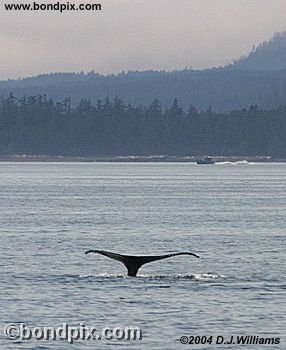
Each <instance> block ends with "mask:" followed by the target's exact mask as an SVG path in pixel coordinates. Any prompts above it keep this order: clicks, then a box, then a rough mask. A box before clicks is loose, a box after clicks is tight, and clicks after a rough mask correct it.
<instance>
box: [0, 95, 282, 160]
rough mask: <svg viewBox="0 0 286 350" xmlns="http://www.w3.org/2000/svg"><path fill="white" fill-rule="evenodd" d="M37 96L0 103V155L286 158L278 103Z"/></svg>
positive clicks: (280, 109) (11, 99)
mask: <svg viewBox="0 0 286 350" xmlns="http://www.w3.org/2000/svg"><path fill="white" fill-rule="evenodd" d="M71 102H72V101H71V100H70V99H69V98H66V99H64V100H63V102H61V103H58V102H57V103H56V102H54V101H53V100H52V99H49V98H47V97H46V96H45V95H37V96H30V97H25V96H24V97H22V98H20V99H17V98H15V97H14V96H13V95H12V94H10V96H9V97H8V98H2V99H1V101H0V154H2V155H7V154H23V153H25V154H49V155H72V156H75V155H93V156H95V155H113V156H114V155H154V154H157V155H158V154H168V155H203V154H209V155H225V156H227V155H238V156H259V155H263V156H265V155H270V156H272V157H274V158H275V157H277V158H283V157H284V158H285V157H286V137H285V135H286V108H277V109H275V110H270V111H266V110H262V109H259V108H258V107H257V106H255V105H252V106H251V107H250V108H248V109H241V110H237V111H232V112H228V113H216V112H213V111H212V110H211V109H208V110H206V111H203V112H199V111H198V110H197V109H196V108H195V107H194V106H193V105H190V106H189V107H188V109H187V110H184V109H183V108H182V107H181V106H180V104H179V103H178V101H177V100H176V99H175V100H174V101H173V103H172V104H171V105H170V106H169V107H168V108H166V109H165V108H162V106H161V103H160V102H159V101H158V100H154V101H153V102H152V103H151V104H149V105H147V106H146V107H142V106H141V107H136V106H132V105H130V104H125V103H124V102H123V101H122V100H121V99H119V98H115V99H112V100H111V99H110V98H106V99H105V100H104V101H102V100H98V101H97V102H96V103H95V104H93V103H91V101H90V100H89V99H82V100H81V101H80V102H79V104H77V105H75V106H73V105H72V103H71Z"/></svg>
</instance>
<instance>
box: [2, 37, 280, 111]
mask: <svg viewBox="0 0 286 350" xmlns="http://www.w3.org/2000/svg"><path fill="white" fill-rule="evenodd" d="M10 92H13V94H14V95H15V96H16V97H21V96H23V95H27V96H29V95H37V94H42V95H43V94H46V95H47V96H49V97H51V98H53V99H54V100H56V101H61V100H63V99H64V98H66V97H68V96H70V97H71V101H72V103H74V104H76V103H78V102H79V101H80V99H81V98H90V99H91V101H92V102H96V101H97V100H98V99H101V100H103V99H105V97H106V96H109V97H111V98H114V97H115V96H118V97H120V98H121V99H122V100H123V101H124V102H126V103H128V102H130V103H132V104H133V105H148V104H150V103H151V102H152V101H153V100H154V99H158V100H160V101H161V103H162V105H163V107H165V106H168V105H170V104H171V103H172V101H173V100H174V98H177V99H178V101H179V103H180V104H181V105H182V107H184V108H188V106H189V105H190V104H192V105H194V106H196V107H197V108H198V109H200V110H201V109H203V110H206V109H208V108H210V107H211V108H212V109H213V110H216V111H229V110H233V109H241V108H244V107H246V108H247V107H249V106H250V105H254V104H257V105H258V106H259V107H261V108H265V109H272V108H277V107H278V106H280V105H285V101H286V32H281V33H278V34H275V35H274V37H273V38H272V39H271V40H269V41H267V42H264V43H262V44H261V45H259V46H258V47H257V48H253V50H252V51H251V53H250V54H249V55H248V56H246V57H242V58H240V59H238V60H236V61H234V62H233V64H231V65H229V66H226V67H220V68H211V69H206V70H192V69H185V70H182V71H173V72H165V71H144V72H127V73H125V72H123V73H121V74H118V75H107V76H103V75H100V74H97V73H94V72H90V73H53V74H46V75H39V76H36V77H31V78H25V79H19V80H8V81H0V95H2V96H8V95H9V94H10Z"/></svg>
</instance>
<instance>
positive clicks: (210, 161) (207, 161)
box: [197, 157, 215, 165]
mask: <svg viewBox="0 0 286 350" xmlns="http://www.w3.org/2000/svg"><path fill="white" fill-rule="evenodd" d="M197 164H199V165H206V164H215V161H214V160H213V159H212V158H211V157H205V158H201V159H198V160H197Z"/></svg>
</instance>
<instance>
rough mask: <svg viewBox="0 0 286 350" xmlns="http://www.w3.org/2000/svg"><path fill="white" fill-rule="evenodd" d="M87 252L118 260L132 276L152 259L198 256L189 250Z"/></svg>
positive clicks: (87, 252)
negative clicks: (127, 253)
mask: <svg viewBox="0 0 286 350" xmlns="http://www.w3.org/2000/svg"><path fill="white" fill-rule="evenodd" d="M89 253H97V254H101V255H104V256H107V257H108V258H111V259H114V260H117V261H120V262H121V263H123V264H124V265H125V267H126V268H127V271H128V272H127V275H128V276H133V277H135V276H136V274H137V272H138V270H139V269H140V267H141V266H142V265H144V264H147V263H150V262H152V261H156V260H162V259H168V258H172V257H173V256H177V255H192V256H195V257H196V258H199V256H198V255H196V254H194V253H189V252H180V253H171V254H165V255H146V256H144V255H143V256H136V255H122V254H116V253H112V252H108V251H106V250H87V251H86V252H85V254H89Z"/></svg>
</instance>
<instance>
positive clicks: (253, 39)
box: [0, 0, 286, 79]
mask: <svg viewBox="0 0 286 350" xmlns="http://www.w3.org/2000/svg"><path fill="white" fill-rule="evenodd" d="M36 1H37V2H38V3H55V2H57V1H58V0H36ZM21 2H22V3H32V0H31V1H29V0H1V3H0V6H1V7H0V47H1V53H0V79H7V78H17V77H23V76H29V75H36V74H39V73H48V72H56V71H81V70H83V71H91V70H94V71H96V72H100V73H111V72H115V73H116V72H120V71H122V70H145V69H164V70H174V69H181V68H184V67H190V66H191V67H193V68H205V67H211V66H218V65H224V64H226V63H230V62H231V61H232V59H234V58H238V57H240V56H241V55H243V54H247V53H248V52H249V51H250V50H251V48H252V46H253V45H257V44H259V43H260V42H262V41H265V40H267V39H269V38H270V37H272V35H273V34H274V33H275V32H277V31H283V30H286V22H285V14H286V0H176V1H175V0H69V2H70V3H77V4H78V3H101V4H102V11H100V12H99V11H97V12H84V13H83V12H80V13H79V12H78V11H77V12H65V13H62V14H60V13H57V12H31V11H30V12H24V11H21V12H15V11H14V12H9V11H6V10H5V9H4V3H21ZM60 2H61V3H65V2H66V1H65V0H60Z"/></svg>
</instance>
